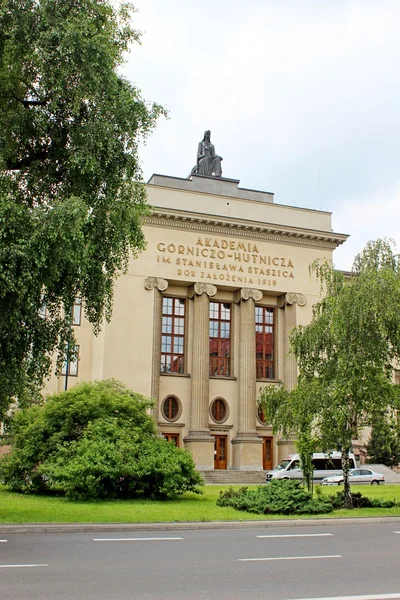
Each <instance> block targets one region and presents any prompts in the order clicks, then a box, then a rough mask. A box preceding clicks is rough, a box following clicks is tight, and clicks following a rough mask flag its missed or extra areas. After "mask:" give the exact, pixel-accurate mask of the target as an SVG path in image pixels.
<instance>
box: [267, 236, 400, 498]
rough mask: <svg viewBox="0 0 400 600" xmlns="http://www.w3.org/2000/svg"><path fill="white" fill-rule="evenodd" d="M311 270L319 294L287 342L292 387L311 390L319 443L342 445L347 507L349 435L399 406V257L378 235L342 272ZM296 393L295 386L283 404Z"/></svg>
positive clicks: (314, 431)
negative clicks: (295, 375)
mask: <svg viewBox="0 0 400 600" xmlns="http://www.w3.org/2000/svg"><path fill="white" fill-rule="evenodd" d="M312 271H313V272H314V273H315V274H316V275H317V277H318V278H319V280H320V281H321V284H322V286H323V293H324V298H323V300H321V302H319V303H317V304H315V305H314V307H313V317H312V321H311V323H310V324H309V325H307V326H299V327H297V328H296V329H295V330H294V331H293V332H292V334H291V348H292V352H293V354H294V355H295V356H296V358H297V361H298V368H299V381H298V389H301V390H303V393H304V394H305V397H307V395H308V397H309V417H310V419H311V420H312V435H313V436H314V437H316V438H317V439H319V440H320V443H321V445H322V447H323V449H327V448H329V449H331V450H334V449H339V450H341V451H342V468H343V475H344V497H345V502H346V506H348V507H351V506H352V498H351V490H350V485H349V467H350V464H349V452H350V451H351V448H352V441H353V440H354V439H357V437H358V435H359V432H360V430H361V428H363V427H365V426H371V425H372V424H373V415H374V414H376V413H377V412H380V413H385V412H387V411H390V410H393V409H396V407H397V406H398V395H397V392H396V390H395V386H394V385H392V383H391V379H392V372H393V364H395V363H396V362H397V361H398V360H399V358H400V320H399V317H398V316H399V314H400V260H399V256H398V255H397V254H396V253H395V252H394V251H393V248H392V245H391V244H390V242H388V241H385V240H378V241H376V242H369V243H368V244H367V246H366V247H365V249H364V250H363V252H361V253H360V254H359V255H358V256H357V257H356V259H355V261H354V265H353V271H352V276H351V277H350V278H348V279H347V280H345V278H344V276H343V274H342V273H339V272H337V271H335V270H334V269H333V268H332V267H331V266H330V265H329V264H327V263H318V262H317V263H315V264H314V265H313V266H312ZM297 401H298V391H297V390H296V391H294V392H293V393H292V392H291V393H290V394H289V395H288V400H287V402H288V407H287V409H286V410H287V411H290V406H292V405H293V406H294V405H295V404H296V402H297ZM306 406H307V403H306ZM267 412H268V409H267ZM298 425H299V429H298V431H299V432H300V433H301V426H300V424H299V423H298Z"/></svg>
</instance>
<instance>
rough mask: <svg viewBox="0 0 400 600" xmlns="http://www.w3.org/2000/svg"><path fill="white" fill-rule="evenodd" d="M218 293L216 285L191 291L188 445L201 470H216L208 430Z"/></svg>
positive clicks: (203, 286)
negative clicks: (213, 303) (213, 304)
mask: <svg viewBox="0 0 400 600" xmlns="http://www.w3.org/2000/svg"><path fill="white" fill-rule="evenodd" d="M216 293H217V288H216V287H215V285H212V284H208V283H195V284H194V285H193V286H192V287H191V288H189V290H188V297H189V298H193V361H192V369H191V384H192V390H191V391H192V399H191V414H190V430H189V435H188V436H187V437H186V438H185V440H184V442H185V446H186V447H187V448H188V450H190V452H191V453H192V455H193V458H194V461H195V463H196V465H197V467H198V468H200V469H213V468H214V438H213V436H212V435H211V434H210V430H209V427H208V404H209V304H210V300H209V299H210V298H212V297H213V296H215V294H216Z"/></svg>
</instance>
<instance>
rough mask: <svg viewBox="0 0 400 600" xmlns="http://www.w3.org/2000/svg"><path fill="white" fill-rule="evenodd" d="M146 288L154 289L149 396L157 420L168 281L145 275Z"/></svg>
mask: <svg viewBox="0 0 400 600" xmlns="http://www.w3.org/2000/svg"><path fill="white" fill-rule="evenodd" d="M144 287H145V288H146V290H154V299H153V352H152V359H151V397H152V398H153V399H154V401H155V404H154V408H153V410H152V414H153V417H154V419H155V420H156V422H158V409H159V403H160V398H159V396H160V367H161V362H160V353H161V315H162V292H165V290H166V289H167V287H168V281H167V280H166V279H161V278H160V277H147V279H145V282H144Z"/></svg>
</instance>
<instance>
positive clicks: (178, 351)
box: [161, 297, 186, 373]
mask: <svg viewBox="0 0 400 600" xmlns="http://www.w3.org/2000/svg"><path fill="white" fill-rule="evenodd" d="M185 306H186V305H185V300H182V299H180V298H166V297H164V298H163V305H162V325H161V373H183V372H184V368H185Z"/></svg>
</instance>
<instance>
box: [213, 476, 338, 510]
mask: <svg viewBox="0 0 400 600" xmlns="http://www.w3.org/2000/svg"><path fill="white" fill-rule="evenodd" d="M217 505H218V506H231V507H232V508H235V509H236V510H242V511H246V512H251V513H257V514H265V515H268V514H270V515H303V514H311V515H318V514H323V513H329V512H332V510H333V508H332V504H331V503H330V501H329V498H313V495H312V493H311V492H308V491H306V490H305V489H304V488H303V487H301V486H300V485H299V483H298V482H295V481H279V480H272V481H271V482H270V483H268V484H267V485H263V486H258V487H257V488H256V489H255V490H249V489H248V488H247V487H242V488H240V489H239V490H237V491H235V490H234V489H233V488H229V490H227V491H226V492H220V496H219V498H218V500H217Z"/></svg>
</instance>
